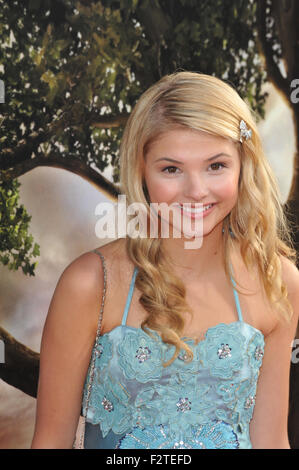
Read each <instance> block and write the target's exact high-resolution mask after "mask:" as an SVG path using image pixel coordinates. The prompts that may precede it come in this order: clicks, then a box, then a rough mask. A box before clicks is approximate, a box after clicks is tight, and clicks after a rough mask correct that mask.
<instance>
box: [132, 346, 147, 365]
mask: <svg viewBox="0 0 299 470" xmlns="http://www.w3.org/2000/svg"><path fill="white" fill-rule="evenodd" d="M150 355H151V350H150V349H149V348H148V347H147V346H140V347H139V348H138V349H137V351H136V356H135V357H136V358H137V359H138V362H139V363H140V364H141V363H142V362H145V361H147V360H148V358H149V357H150Z"/></svg>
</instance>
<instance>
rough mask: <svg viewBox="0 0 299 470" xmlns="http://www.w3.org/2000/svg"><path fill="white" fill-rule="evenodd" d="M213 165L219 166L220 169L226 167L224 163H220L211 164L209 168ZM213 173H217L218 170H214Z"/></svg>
mask: <svg viewBox="0 0 299 470" xmlns="http://www.w3.org/2000/svg"><path fill="white" fill-rule="evenodd" d="M213 165H221V166H222V168H225V167H226V165H225V163H221V162H216V163H212V164H211V165H210V166H211V167H212V166H213ZM222 168H220V169H222ZM214 171H218V170H214Z"/></svg>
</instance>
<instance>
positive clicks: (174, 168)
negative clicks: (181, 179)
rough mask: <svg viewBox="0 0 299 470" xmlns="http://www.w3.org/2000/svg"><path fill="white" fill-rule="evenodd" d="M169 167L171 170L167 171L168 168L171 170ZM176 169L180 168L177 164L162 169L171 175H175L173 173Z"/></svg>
mask: <svg viewBox="0 0 299 470" xmlns="http://www.w3.org/2000/svg"><path fill="white" fill-rule="evenodd" d="M169 169H170V170H171V171H166V170H169ZM172 170H174V171H172ZM175 170H178V168H177V167H176V166H166V167H165V168H163V170H162V171H163V173H168V174H170V175H171V174H172V175H173V174H175V173H176V171H175Z"/></svg>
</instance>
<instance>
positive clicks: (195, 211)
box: [180, 204, 213, 214]
mask: <svg viewBox="0 0 299 470" xmlns="http://www.w3.org/2000/svg"><path fill="white" fill-rule="evenodd" d="M212 205H213V204H210V205H209V206H204V208H203V209H202V208H200V209H194V208H193V209H192V208H189V207H183V206H180V207H181V208H182V209H183V210H184V211H186V212H189V213H192V214H200V212H204V211H206V210H207V209H210V207H212Z"/></svg>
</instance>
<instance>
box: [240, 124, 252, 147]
mask: <svg viewBox="0 0 299 470" xmlns="http://www.w3.org/2000/svg"><path fill="white" fill-rule="evenodd" d="M251 135H252V132H251V129H248V127H247V124H246V122H245V121H243V119H241V121H240V142H243V139H242V137H245V139H246V140H248V139H251Z"/></svg>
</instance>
